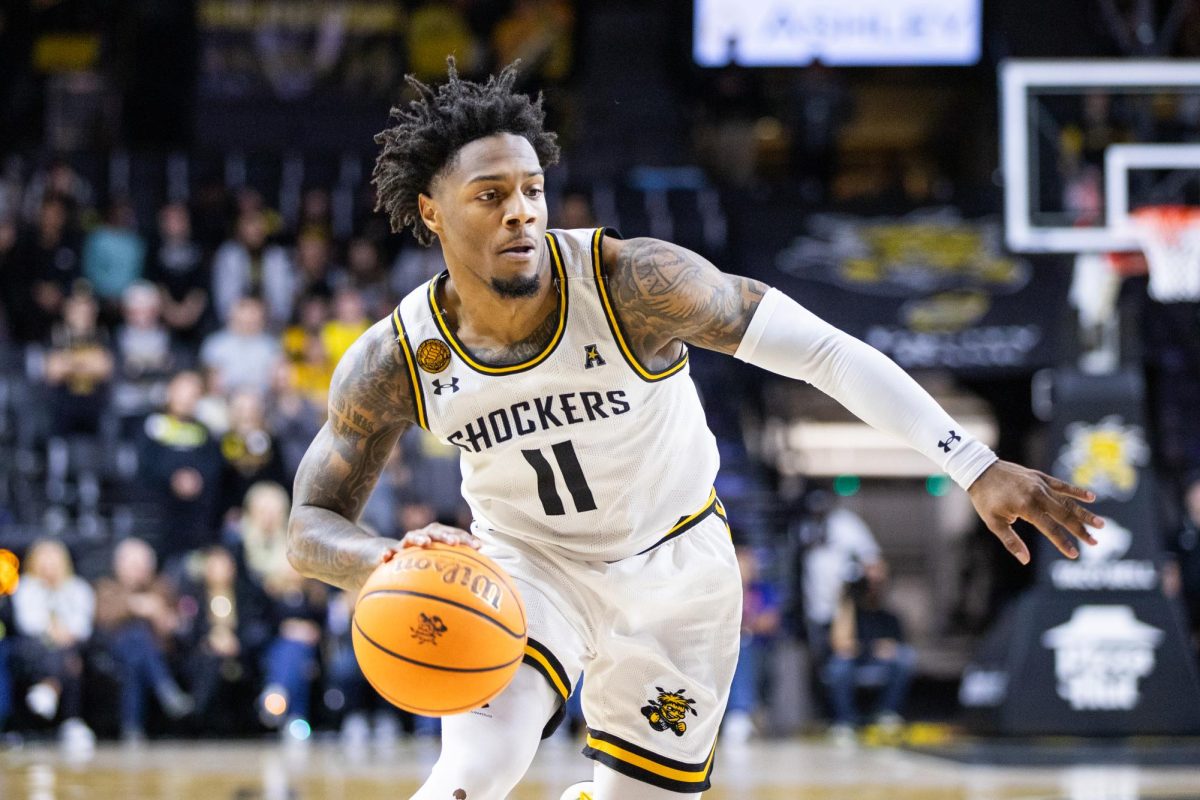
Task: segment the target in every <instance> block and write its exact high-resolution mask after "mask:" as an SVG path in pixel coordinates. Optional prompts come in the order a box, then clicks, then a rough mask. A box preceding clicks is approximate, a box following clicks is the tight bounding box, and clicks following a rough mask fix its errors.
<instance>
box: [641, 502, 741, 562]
mask: <svg viewBox="0 0 1200 800" xmlns="http://www.w3.org/2000/svg"><path fill="white" fill-rule="evenodd" d="M710 514H716V515H717V516H718V517H720V518H721V520H722V521H723V522H724V523H725V526H726V527H728V526H729V519H728V518H726V516H725V507H724V506H723V505H721V501H720V500H719V499H718V498H717V493H716V491H715V490H714V491H713V493H712V494H711V495H709V500H708V505H706V506H705V507H704V508H702V509H700V511H698V512H697V513H695V514H688V515H686V516H682V517H680V518H679V521H678V522H676V523H675V524H674V525H672V526H671V529H670V530H669V531H667V532H666V533H665V534H663V537H662V538H661V539H659V540H658V541H657V542H655V543H654V544H652V545H650V546H649V547H647V548H646V549H645V550H642V551H641V552H638V553H636V554H635V555H639V556H640V555H644V554H646V553H649V552H650V551H651V550H653V549H654V548H656V547H658V546H659V545H663V544H666V543H667V542H669V541H671V540H672V539H674V538H676V537H678V536H682V535H683V534H685V533H687V532H688V531H690V530H691V529H692V528H694V527H696V526H697V525H699V524H700V523H701V522H703V521H704V520H706V519H707V518H708V517H709V515H710Z"/></svg>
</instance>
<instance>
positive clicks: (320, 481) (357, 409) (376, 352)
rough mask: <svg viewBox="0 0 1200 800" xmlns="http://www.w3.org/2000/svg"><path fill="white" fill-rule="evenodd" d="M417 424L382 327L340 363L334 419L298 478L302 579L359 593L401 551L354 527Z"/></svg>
mask: <svg viewBox="0 0 1200 800" xmlns="http://www.w3.org/2000/svg"><path fill="white" fill-rule="evenodd" d="M412 420H413V407H412V397H411V394H410V391H409V378H408V373H407V369H406V367H405V364H404V355H403V354H402V353H401V351H400V348H399V347H398V346H397V344H396V337H395V334H394V333H393V332H392V327H391V322H390V321H389V320H383V321H381V322H378V323H376V324H375V325H374V326H372V327H371V329H370V330H368V331H367V332H366V333H365V334H363V335H362V336H361V337H360V338H359V339H358V341H357V342H355V343H354V345H353V346H352V347H351V348H350V349H349V350H348V351H347V352H346V354H345V356H343V357H342V360H341V362H340V363H339V364H338V366H337V370H336V371H335V372H334V374H333V381H332V383H331V385H330V387H329V419H328V421H326V423H325V425H324V426H323V427H322V428H321V430H320V432H319V433H318V434H317V436H316V438H315V439H313V443H312V444H311V445H309V448H308V452H307V453H305V454H304V459H303V460H302V461H301V462H300V468H299V469H298V470H297V472H296V483H295V488H294V497H295V500H294V504H293V506H292V518H291V521H290V523H289V525H288V560H290V561H291V562H292V566H294V567H295V568H296V569H297V570H298V571H299V572H300V573H302V574H304V575H307V576H309V577H312V578H318V579H320V580H322V581H325V582H326V583H330V584H333V585H335V586H340V587H342V588H343V589H347V590H350V591H354V592H357V591H358V589H359V588H360V587H361V586H362V584H363V582H364V581H365V580H366V579H367V576H369V575H370V574H371V571H372V570H373V569H374V568H375V567H376V566H378V565H379V564H380V562H381V561H382V560H383V559H384V558H385V556H386V555H387V554H388V553H389V552H390V551H391V550H393V549H395V548H397V547H399V543H398V542H397V541H396V540H395V539H386V538H382V537H379V536H374V535H372V534H370V533H367V532H366V531H364V530H363V529H362V528H360V527H358V525H357V524H355V523H356V522H357V521H358V517H359V514H361V513H362V509H363V506H364V505H365V504H366V502H367V498H368V497H369V496H370V494H371V491H372V490H373V489H374V488H375V483H376V482H377V481H378V480H379V473H380V472H381V471H382V470H383V466H384V464H386V463H387V460H388V456H389V455H390V454H391V452H392V448H393V447H395V445H396V440H397V439H399V438H400V434H402V433H403V432H404V431H405V430H406V429H407V428H408V427H409V425H410V424H411V423H412Z"/></svg>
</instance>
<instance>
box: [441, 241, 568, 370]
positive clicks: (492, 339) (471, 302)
mask: <svg viewBox="0 0 1200 800" xmlns="http://www.w3.org/2000/svg"><path fill="white" fill-rule="evenodd" d="M447 264H448V268H449V272H450V278H449V280H447V281H445V282H444V283H443V284H442V287H441V289H442V291H441V293H440V296H439V297H438V298H437V299H438V301H439V302H440V304H441V308H442V313H443V314H445V315H446V318H447V321H448V322H449V323H450V324H451V326H452V327H453V328H454V329H455V333H456V334H457V335H458V338H459V339H460V340H462V342H463V344H465V345H466V346H467V347H473V346H480V347H485V348H486V347H504V346H508V345H514V344H518V343H520V342H524V341H525V340H527V339H528V338H529V337H530V336H531V335H532V334H534V333H535V332H537V331H538V330H539V329H540V328H541V327H542V325H543V323H544V322H545V320H546V318H547V317H548V316H549V315H550V314H552V313H553V312H554V309H555V308H557V307H558V295H559V287H558V283H557V275H556V274H555V272H554V271H553V270H552V269H551V267H550V251H549V248H545V249H543V251H542V259H541V262H540V263H539V264H538V277H539V281H538V290H537V293H536V294H534V295H531V296H530V297H501V296H500V295H499V294H497V293H496V290H495V289H494V288H493V287H492V285H491V282H490V280H489V279H487V278H484V277H483V276H481V275H479V274H478V273H477V272H476V271H475V270H473V269H471V268H470V267H468V266H460V267H458V268H456V266H455V265H454V264H452V263H450V261H449V259H447Z"/></svg>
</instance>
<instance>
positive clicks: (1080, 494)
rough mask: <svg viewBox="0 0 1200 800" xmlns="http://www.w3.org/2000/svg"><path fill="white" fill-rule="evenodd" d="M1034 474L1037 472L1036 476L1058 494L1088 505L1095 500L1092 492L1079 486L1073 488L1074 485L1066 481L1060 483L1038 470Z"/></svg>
mask: <svg viewBox="0 0 1200 800" xmlns="http://www.w3.org/2000/svg"><path fill="white" fill-rule="evenodd" d="M1034 472H1037V474H1038V475H1040V476H1041V477H1042V480H1044V481H1045V482H1046V484H1047V485H1048V486H1049V487H1050V488H1051V489H1052V490H1054V491H1055V492H1058V493H1059V494H1065V495H1068V496H1070V497H1074V498H1075V499H1076V500H1082V501H1083V502H1085V503H1090V502H1092V501H1093V500H1095V499H1096V495H1095V493H1094V492H1091V491H1089V490H1087V489H1084V488H1082V487H1079V486H1075V485H1074V484H1070V483H1067V482H1066V481H1060V480H1059V479H1058V478H1056V477H1054V476H1053V475H1047V474H1046V473H1044V472H1040V471H1038V470H1034Z"/></svg>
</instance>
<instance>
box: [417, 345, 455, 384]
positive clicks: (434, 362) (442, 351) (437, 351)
mask: <svg viewBox="0 0 1200 800" xmlns="http://www.w3.org/2000/svg"><path fill="white" fill-rule="evenodd" d="M417 364H419V365H420V366H421V369H423V370H425V371H426V372H429V373H432V374H434V375H436V374H437V373H439V372H441V371H442V370H444V369H445V368H446V367H448V366H450V348H449V347H447V346H446V343H445V342H443V341H442V340H441V339H426V340H425V341H423V342H421V346H420V347H418V348H417Z"/></svg>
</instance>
